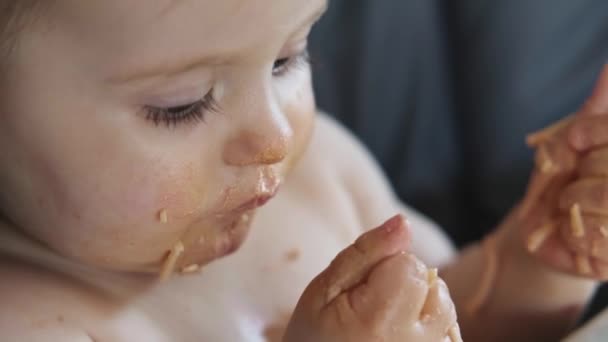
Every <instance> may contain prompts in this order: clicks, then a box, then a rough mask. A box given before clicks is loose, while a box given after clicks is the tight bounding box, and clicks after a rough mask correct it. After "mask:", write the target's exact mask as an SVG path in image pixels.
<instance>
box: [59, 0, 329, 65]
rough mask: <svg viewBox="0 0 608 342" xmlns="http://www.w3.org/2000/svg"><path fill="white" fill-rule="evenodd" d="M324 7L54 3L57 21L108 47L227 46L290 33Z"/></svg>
mask: <svg viewBox="0 0 608 342" xmlns="http://www.w3.org/2000/svg"><path fill="white" fill-rule="evenodd" d="M325 6H326V0H255V1H252V0H104V1H79V0H59V1H57V5H56V6H53V7H54V8H55V10H54V16H56V17H58V18H57V19H58V20H56V22H57V23H58V25H59V26H65V28H66V29H67V30H69V31H70V32H71V33H72V34H75V35H78V36H80V38H83V39H86V40H90V41H94V42H96V43H97V44H101V45H104V46H105V47H106V48H108V49H116V50H123V49H128V48H129V47H133V46H136V45H146V44H149V45H157V46H163V47H165V48H173V47H174V46H173V45H174V43H176V42H180V43H188V44H196V45H208V46H209V47H210V48H215V49H225V50H228V49H230V48H235V47H236V45H239V44H238V43H242V44H241V45H247V44H250V45H253V44H258V43H259V41H260V40H266V41H271V40H272V39H273V38H275V36H274V35H276V37H277V38H280V37H281V35H283V36H284V35H287V34H289V32H290V31H293V30H296V29H297V28H298V26H300V25H302V24H304V22H305V21H306V20H307V19H308V17H310V16H314V15H315V14H316V13H318V12H320V11H322V10H323V9H324V8H325ZM231 43H233V44H231ZM231 45H234V46H231ZM144 53H145V51H144Z"/></svg>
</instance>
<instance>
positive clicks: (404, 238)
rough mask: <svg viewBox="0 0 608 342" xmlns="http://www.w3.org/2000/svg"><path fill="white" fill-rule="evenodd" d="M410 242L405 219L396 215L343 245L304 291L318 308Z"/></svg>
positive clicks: (363, 277)
mask: <svg viewBox="0 0 608 342" xmlns="http://www.w3.org/2000/svg"><path fill="white" fill-rule="evenodd" d="M409 242H410V235H409V231H408V229H407V227H406V225H405V220H404V219H403V217H401V216H395V217H394V218H392V219H390V220H388V221H387V222H385V223H384V224H383V225H381V226H380V227H378V228H376V229H374V230H371V231H369V232H367V233H365V234H363V235H362V236H361V237H359V238H358V239H357V241H355V242H354V243H353V244H352V245H350V246H349V247H347V248H346V249H344V250H343V251H342V252H340V253H339V254H338V256H336V258H335V259H334V260H333V261H332V262H331V264H330V265H329V267H327V269H325V270H324V271H323V272H322V273H321V274H319V276H317V277H316V278H315V279H314V280H313V281H312V282H311V284H310V285H309V287H308V288H307V289H306V291H305V292H304V295H303V298H309V299H310V300H311V301H312V302H313V303H314V304H313V305H314V307H315V308H316V309H317V310H320V309H321V308H322V307H324V306H326V305H328V304H329V303H330V302H331V301H333V300H334V299H335V298H336V297H338V296H339V295H340V294H341V293H343V292H345V291H347V290H349V289H351V288H353V287H355V286H356V285H358V284H359V283H361V282H362V281H363V280H364V279H365V278H367V276H368V275H369V273H370V272H371V270H372V268H373V267H374V266H375V265H376V264H378V263H379V262H381V261H382V260H384V259H385V258H388V257H390V256H391V255H394V254H397V253H399V252H402V251H405V250H406V249H407V248H408V245H409Z"/></svg>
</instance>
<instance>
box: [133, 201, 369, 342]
mask: <svg viewBox="0 0 608 342" xmlns="http://www.w3.org/2000/svg"><path fill="white" fill-rule="evenodd" d="M334 204H336V202H334ZM334 204H324V203H322V202H306V201H302V200H301V199H293V198H290V196H289V194H286V195H285V196H282V195H280V196H279V197H278V198H277V199H276V200H275V201H274V202H271V203H270V204H269V205H268V207H267V208H264V209H263V210H261V211H260V212H259V213H258V215H257V216H256V219H255V221H254V224H253V226H252V231H251V234H250V236H249V238H248V240H247V242H246V243H245V244H244V245H243V247H242V248H241V249H240V250H239V251H238V252H237V253H236V254H235V255H232V256H230V257H228V258H226V259H224V260H219V261H216V262H214V263H213V264H211V265H208V266H207V267H206V268H205V269H204V270H203V271H202V272H201V273H200V274H197V275H191V276H180V277H179V278H177V279H174V281H172V282H171V284H170V285H167V286H166V287H165V288H162V289H158V290H157V291H154V292H153V293H150V294H149V295H148V296H146V297H144V298H142V300H141V301H140V302H139V303H138V304H137V309H136V310H137V311H138V313H139V314H140V315H142V316H143V317H145V319H144V321H146V322H148V324H153V325H154V326H155V327H154V328H155V329H157V330H159V333H161V335H162V338H159V341H273V339H272V336H273V335H274V336H276V335H278V334H280V330H281V327H282V326H283V325H284V324H285V323H286V322H287V319H288V317H289V315H290V313H291V311H292V310H293V308H294V307H295V305H296V303H297V300H298V298H299V297H300V295H301V293H302V291H303V290H304V288H305V287H306V285H307V284H308V283H309V282H310V281H311V280H312V279H313V278H314V277H315V276H316V275H317V274H318V273H319V272H321V271H322V270H323V269H324V268H325V267H327V265H328V264H329V262H330V261H331V260H332V259H333V258H334V257H335V255H336V254H337V253H338V252H339V251H340V250H342V249H343V248H344V247H345V246H346V245H348V244H349V243H351V242H352V241H353V240H354V239H355V238H356V237H357V236H358V235H359V233H360V232H361V227H360V226H359V224H358V221H357V218H356V215H355V214H353V213H349V212H350V211H351V210H350V209H349V206H348V204H347V203H342V204H340V203H339V201H338V202H337V206H335V205H334Z"/></svg>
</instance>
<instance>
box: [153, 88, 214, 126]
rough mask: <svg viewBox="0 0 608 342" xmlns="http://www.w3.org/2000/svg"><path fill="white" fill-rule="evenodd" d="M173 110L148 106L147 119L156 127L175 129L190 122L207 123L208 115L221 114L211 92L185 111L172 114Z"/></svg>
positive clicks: (188, 106)
mask: <svg viewBox="0 0 608 342" xmlns="http://www.w3.org/2000/svg"><path fill="white" fill-rule="evenodd" d="M170 109H171V108H158V107H152V106H146V108H145V110H146V119H148V120H150V121H152V122H153V123H154V124H155V125H156V126H158V125H160V124H161V123H162V124H164V125H165V126H167V127H175V126H177V125H178V124H182V123H190V122H193V121H195V122H205V116H206V114H208V113H219V110H220V108H219V104H218V103H217V101H216V100H215V98H214V97H213V91H210V92H209V93H207V95H205V97H203V98H202V99H201V100H199V101H197V102H194V103H192V104H189V105H187V106H186V108H184V109H183V110H180V111H177V112H170V111H169V110H170Z"/></svg>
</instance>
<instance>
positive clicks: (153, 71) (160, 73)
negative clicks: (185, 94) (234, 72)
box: [108, 56, 228, 84]
mask: <svg viewBox="0 0 608 342" xmlns="http://www.w3.org/2000/svg"><path fill="white" fill-rule="evenodd" d="M227 62H228V60H227V59H226V57H225V56H224V57H217V56H207V57H202V58H201V57H198V58H194V59H192V60H190V61H187V62H185V63H180V64H179V65H175V64H174V63H168V62H167V63H165V64H159V65H156V66H153V67H150V68H147V69H143V70H138V71H136V72H134V73H131V74H126V75H121V76H119V77H113V78H110V79H108V82H110V83H117V84H120V83H129V82H133V81H136V80H142V79H146V78H163V77H169V76H172V75H178V74H182V73H186V72H188V71H190V70H193V69H195V68H197V67H200V66H201V65H222V64H225V63H227Z"/></svg>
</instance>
